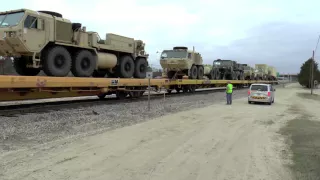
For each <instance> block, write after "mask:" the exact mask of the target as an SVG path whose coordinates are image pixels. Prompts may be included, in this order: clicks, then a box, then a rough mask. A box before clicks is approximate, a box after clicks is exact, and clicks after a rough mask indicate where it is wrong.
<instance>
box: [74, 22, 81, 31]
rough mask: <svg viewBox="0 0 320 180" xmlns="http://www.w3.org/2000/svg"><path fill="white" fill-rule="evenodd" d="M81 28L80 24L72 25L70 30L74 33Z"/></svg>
mask: <svg viewBox="0 0 320 180" xmlns="http://www.w3.org/2000/svg"><path fill="white" fill-rule="evenodd" d="M81 26H82V24H81V23H72V30H73V31H75V30H77V29H80V28H81Z"/></svg>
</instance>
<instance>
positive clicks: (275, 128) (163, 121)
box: [0, 87, 312, 180]
mask: <svg viewBox="0 0 320 180" xmlns="http://www.w3.org/2000/svg"><path fill="white" fill-rule="evenodd" d="M298 91H300V90H299V89H298V88H294V87H287V88H285V89H282V88H278V89H277V91H276V99H275V104H273V105H272V106H269V105H255V104H252V105H249V104H248V103H247V99H246V98H242V99H237V100H234V102H233V104H232V106H227V105H225V103H218V104H215V105H212V106H208V107H205V108H200V109H194V110H190V111H187V112H179V113H175V114H172V115H168V116H163V117H160V118H156V119H154V120H150V121H147V122H143V123H140V124H136V125H132V126H127V127H124V128H120V129H114V130H112V131H108V132H105V133H102V134H98V135H94V136H88V137H84V138H79V139H76V140H74V139H67V138H66V139H63V140H58V141H54V142H51V143H48V144H45V145H39V146H35V147H33V148H28V149H20V150H18V151H11V152H7V153H4V154H1V155H0V163H1V166H2V167H3V169H2V168H1V169H0V179H3V180H9V179H10V180H11V179H26V180H27V179H39V180H40V179H46V180H51V179H52V180H53V179H77V180H82V179H83V180H85V179H86V180H87V179H95V180H96V179H97V180H100V179H101V180H106V179H110V180H118V179H137V180H142V179H154V180H157V179H159V180H164V179H168V180H169V179H170V180H171V179H174V180H179V179H190V180H195V179H199V180H202V179H205V180H206V179H217V180H220V179H237V180H239V179H244V180H249V179H272V180H277V179H279V180H280V179H281V180H285V179H292V178H293V177H292V176H293V175H292V173H291V171H290V169H289V168H288V167H287V166H286V165H287V164H290V163H291V160H290V159H291V151H290V150H289V146H288V145H287V143H286V142H285V140H286V139H285V136H283V135H281V134H280V133H278V132H279V130H280V129H281V128H282V127H284V126H285V125H286V123H287V122H288V121H289V120H292V119H294V118H296V116H297V115H296V114H294V113H292V112H291V111H290V109H291V110H292V106H293V105H294V104H295V103H298V102H300V101H301V99H302V98H301V97H298V96H297V95H296V93H297V92H298ZM300 104H301V103H300ZM309 108H312V107H309Z"/></svg>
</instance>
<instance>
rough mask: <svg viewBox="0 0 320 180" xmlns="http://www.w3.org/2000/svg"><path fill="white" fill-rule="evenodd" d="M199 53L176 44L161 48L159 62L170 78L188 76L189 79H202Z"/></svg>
mask: <svg viewBox="0 0 320 180" xmlns="http://www.w3.org/2000/svg"><path fill="white" fill-rule="evenodd" d="M202 63H203V60H202V57H201V54H200V53H198V52H195V50H194V47H193V50H192V51H191V50H188V48H187V47H184V46H176V47H173V49H171V50H163V51H162V53H161V57H160V64H161V66H162V68H163V69H166V72H167V77H168V78H170V79H173V78H174V79H175V78H178V79H181V78H182V77H183V76H188V77H189V79H203V74H204V67H203V65H202Z"/></svg>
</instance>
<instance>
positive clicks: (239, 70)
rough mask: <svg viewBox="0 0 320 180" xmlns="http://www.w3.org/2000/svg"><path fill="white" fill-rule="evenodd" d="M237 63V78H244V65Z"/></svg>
mask: <svg viewBox="0 0 320 180" xmlns="http://www.w3.org/2000/svg"><path fill="white" fill-rule="evenodd" d="M235 63H236V68H235V72H236V75H237V80H244V67H243V66H242V64H240V63H237V62H236V61H235Z"/></svg>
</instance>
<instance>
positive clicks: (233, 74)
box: [231, 72, 238, 80]
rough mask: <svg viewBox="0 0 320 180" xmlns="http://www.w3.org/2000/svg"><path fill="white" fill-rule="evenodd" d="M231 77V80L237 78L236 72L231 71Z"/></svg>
mask: <svg viewBox="0 0 320 180" xmlns="http://www.w3.org/2000/svg"><path fill="white" fill-rule="evenodd" d="M231 76H232V77H231V78H232V80H238V77H237V74H236V73H235V72H233V73H232V74H231Z"/></svg>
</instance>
